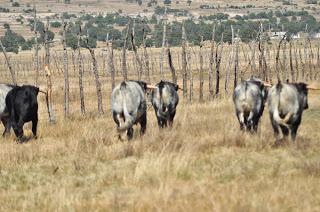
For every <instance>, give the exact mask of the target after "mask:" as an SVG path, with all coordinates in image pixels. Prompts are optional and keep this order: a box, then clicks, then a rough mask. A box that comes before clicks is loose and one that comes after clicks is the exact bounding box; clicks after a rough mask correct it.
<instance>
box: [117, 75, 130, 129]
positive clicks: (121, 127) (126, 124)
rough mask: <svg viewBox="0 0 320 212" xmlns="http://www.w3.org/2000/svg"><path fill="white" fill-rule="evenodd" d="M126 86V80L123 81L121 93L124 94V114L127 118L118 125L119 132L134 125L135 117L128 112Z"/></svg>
mask: <svg viewBox="0 0 320 212" xmlns="http://www.w3.org/2000/svg"><path fill="white" fill-rule="evenodd" d="M126 87H127V84H126V82H124V81H123V82H122V83H121V85H120V93H121V95H122V102H123V115H124V118H125V122H124V124H123V125H121V124H120V126H119V127H118V131H119V132H123V131H126V130H128V129H129V128H130V127H132V125H133V118H132V116H131V115H130V113H129V112H128V108H127V103H126Z"/></svg>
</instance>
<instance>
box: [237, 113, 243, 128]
mask: <svg viewBox="0 0 320 212" xmlns="http://www.w3.org/2000/svg"><path fill="white" fill-rule="evenodd" d="M237 117H238V120H239V123H240V130H241V131H244V130H245V123H244V115H243V113H241V112H237Z"/></svg>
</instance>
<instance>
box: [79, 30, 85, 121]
mask: <svg viewBox="0 0 320 212" xmlns="http://www.w3.org/2000/svg"><path fill="white" fill-rule="evenodd" d="M77 49H78V68H79V91H80V110H81V114H82V115H83V114H85V113H86V107H85V103H84V91H83V74H84V67H83V66H84V64H83V58H82V55H81V25H79V32H78V43H77Z"/></svg>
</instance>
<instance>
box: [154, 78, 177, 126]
mask: <svg viewBox="0 0 320 212" xmlns="http://www.w3.org/2000/svg"><path fill="white" fill-rule="evenodd" d="M178 89H179V86H178V85H176V84H174V83H171V82H167V81H162V80H161V81H160V82H159V83H158V84H156V88H155V89H153V90H152V93H151V102H152V105H153V108H154V111H155V113H156V116H157V120H158V125H159V127H161V128H163V127H167V125H168V124H169V126H170V127H171V126H172V123H173V119H174V116H175V115H176V107H177V105H178V103H179V95H178V92H177V91H178Z"/></svg>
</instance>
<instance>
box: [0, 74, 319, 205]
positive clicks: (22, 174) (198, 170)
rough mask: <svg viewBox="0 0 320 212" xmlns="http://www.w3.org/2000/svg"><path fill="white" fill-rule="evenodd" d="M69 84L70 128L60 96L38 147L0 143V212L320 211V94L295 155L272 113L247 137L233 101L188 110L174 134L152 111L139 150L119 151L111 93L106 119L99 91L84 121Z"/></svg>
mask: <svg viewBox="0 0 320 212" xmlns="http://www.w3.org/2000/svg"><path fill="white" fill-rule="evenodd" d="M72 80H74V82H73V84H72V86H74V88H73V87H71V99H73V101H72V102H71V110H72V111H73V113H72V114H71V115H70V118H69V119H68V120H64V119H63V91H62V90H61V91H60V90H59V89H60V88H58V87H55V89H54V100H55V112H56V115H57V117H58V119H57V123H56V124H55V125H50V124H49V123H48V122H47V114H46V109H45V103H44V98H43V97H42V96H40V97H39V102H40V103H39V104H40V111H39V114H40V122H39V126H38V131H39V136H38V137H39V138H38V139H37V140H31V141H30V142H28V143H25V144H17V143H16V142H15V138H14V136H13V135H11V137H9V138H6V139H3V138H0V210H1V211H53V210H54V211H154V210H157V211H195V210H198V211H319V210H320V194H319V177H320V154H319V153H320V143H319V140H320V131H319V130H318V129H320V122H319V119H320V99H319V92H314V91H312V92H310V94H309V109H308V110H306V111H305V112H304V114H303V120H302V124H301V127H300V129H299V131H298V137H297V141H298V145H297V144H290V143H289V144H287V145H284V146H282V147H278V148H273V144H274V141H275V140H274V138H273V133H272V130H271V124H270V121H269V117H268V113H267V110H268V108H266V110H265V113H264V115H263V118H262V120H261V123H260V127H259V132H258V134H257V135H250V134H243V133H241V132H240V131H239V125H238V122H237V119H236V116H235V113H234V109H233V104H232V101H231V98H225V99H219V100H215V101H214V102H212V103H204V104H198V103H194V104H191V105H190V104H186V103H183V102H181V104H179V106H178V108H177V116H176V119H175V122H174V126H173V129H169V130H159V129H158V127H157V124H156V118H155V115H154V112H153V110H152V109H151V108H150V109H149V110H148V125H147V133H146V135H145V136H144V137H143V138H139V136H138V133H137V132H138V130H137V128H135V136H134V137H135V138H134V140H133V141H132V142H127V141H124V142H122V141H119V140H118V139H117V134H116V130H115V124H114V122H113V120H112V118H111V113H110V106H109V102H108V100H109V96H110V90H106V89H105V87H106V86H105V87H104V89H105V90H104V109H105V114H104V115H102V116H100V117H99V116H97V114H96V112H93V111H95V110H96V101H95V89H94V84H92V87H90V89H88V87H87V89H86V88H85V89H86V104H87V105H86V106H87V111H88V112H87V114H86V115H85V116H81V115H80V113H79V112H78V107H79V103H78V90H77V89H76V86H77V84H75V83H76V79H72ZM61 82H63V80H62V79H61ZM108 86H109V85H108ZM181 95H182V94H181V93H180V96H181ZM195 95H196V94H195ZM75 111H77V112H75ZM0 129H1V130H3V127H2V126H1V127H0ZM25 133H26V134H27V135H30V134H31V130H30V125H26V127H25Z"/></svg>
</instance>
